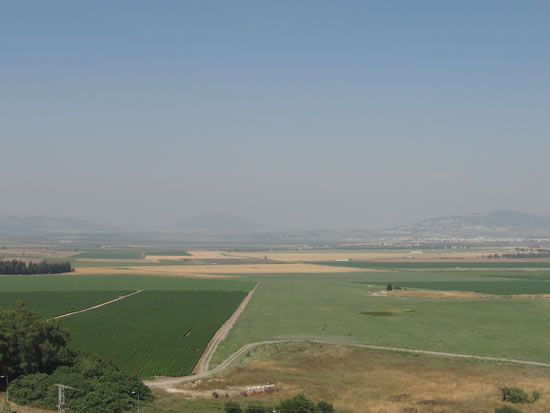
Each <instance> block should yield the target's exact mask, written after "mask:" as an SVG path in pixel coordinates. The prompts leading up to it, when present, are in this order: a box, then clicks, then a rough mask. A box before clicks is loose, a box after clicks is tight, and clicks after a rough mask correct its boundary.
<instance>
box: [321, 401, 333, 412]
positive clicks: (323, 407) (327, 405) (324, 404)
mask: <svg viewBox="0 0 550 413" xmlns="http://www.w3.org/2000/svg"><path fill="white" fill-rule="evenodd" d="M317 412H318V413H334V406H332V404H330V403H328V402H326V401H324V400H321V401H320V402H319V403H317Z"/></svg>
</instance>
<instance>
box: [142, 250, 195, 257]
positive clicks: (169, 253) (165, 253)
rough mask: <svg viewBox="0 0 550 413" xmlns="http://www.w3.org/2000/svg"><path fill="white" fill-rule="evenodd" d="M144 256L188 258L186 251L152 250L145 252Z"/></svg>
mask: <svg viewBox="0 0 550 413" xmlns="http://www.w3.org/2000/svg"><path fill="white" fill-rule="evenodd" d="M145 255H159V256H171V257H172V256H173V257H190V256H191V254H189V253H188V252H187V251H184V250H182V249H152V250H146V251H145Z"/></svg>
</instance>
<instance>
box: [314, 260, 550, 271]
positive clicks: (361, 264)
mask: <svg viewBox="0 0 550 413" xmlns="http://www.w3.org/2000/svg"><path fill="white" fill-rule="evenodd" d="M315 264H320V265H331V266H334V267H351V268H368V269H383V270H399V269H405V270H413V269H424V270H431V269H436V270H437V269H439V270H440V269H449V270H453V269H457V268H465V269H474V268H489V269H515V268H550V262H541V261H533V262H502V261H498V262H460V261H441V262H415V261H407V262H376V261H374V262H373V261H322V262H317V263H315Z"/></svg>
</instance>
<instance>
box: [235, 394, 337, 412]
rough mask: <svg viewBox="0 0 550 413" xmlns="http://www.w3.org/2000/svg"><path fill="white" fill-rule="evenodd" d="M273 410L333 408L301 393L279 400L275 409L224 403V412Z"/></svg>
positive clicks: (328, 410) (296, 410) (258, 405)
mask: <svg viewBox="0 0 550 413" xmlns="http://www.w3.org/2000/svg"><path fill="white" fill-rule="evenodd" d="M273 411H276V412H277V413H334V411H335V410H334V407H333V406H332V404H330V403H327V402H325V401H323V400H321V401H320V402H319V403H317V404H316V403H315V402H314V401H313V400H310V399H308V398H307V397H306V396H304V395H303V394H298V395H296V396H294V397H292V398H290V399H283V400H281V401H280V403H279V405H278V406H277V407H275V409H271V408H267V407H266V406H264V405H263V404H261V403H254V404H250V405H248V406H247V407H246V408H244V409H243V408H242V407H241V405H240V404H239V403H237V402H235V401H230V402H227V403H226V404H225V412H226V413H271V412H273Z"/></svg>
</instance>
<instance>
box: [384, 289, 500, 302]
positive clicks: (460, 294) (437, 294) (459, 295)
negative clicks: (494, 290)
mask: <svg viewBox="0 0 550 413" xmlns="http://www.w3.org/2000/svg"><path fill="white" fill-rule="evenodd" d="M377 295H378V296H384V295H386V296H392V297H413V298H449V299H455V300H457V299H458V300H470V299H472V298H490V297H496V296H495V295H492V294H481V293H475V292H471V291H417V290H392V291H379V292H378V293H377Z"/></svg>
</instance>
